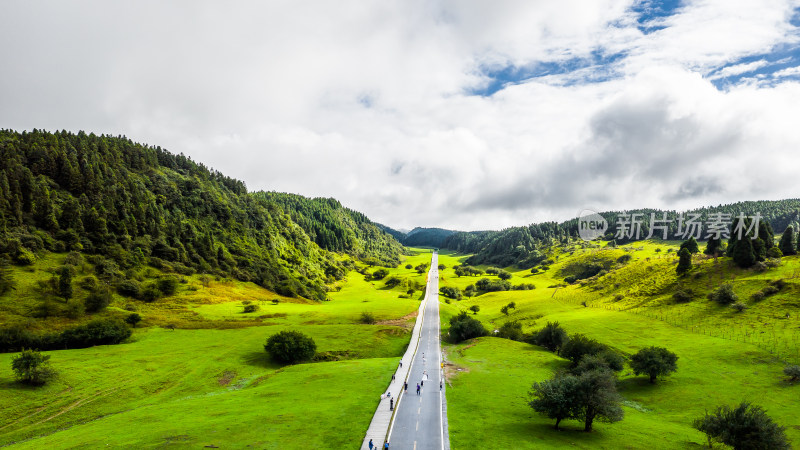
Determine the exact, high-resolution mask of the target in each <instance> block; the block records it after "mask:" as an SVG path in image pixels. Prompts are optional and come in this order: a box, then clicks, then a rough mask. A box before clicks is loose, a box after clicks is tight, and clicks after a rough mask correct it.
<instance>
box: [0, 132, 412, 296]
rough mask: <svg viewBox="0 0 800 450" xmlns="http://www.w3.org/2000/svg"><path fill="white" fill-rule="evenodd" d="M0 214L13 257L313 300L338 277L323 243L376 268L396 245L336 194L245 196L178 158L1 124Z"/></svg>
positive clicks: (115, 141) (1, 252)
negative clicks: (177, 276)
mask: <svg viewBox="0 0 800 450" xmlns="http://www.w3.org/2000/svg"><path fill="white" fill-rule="evenodd" d="M295 208H296V209H295ZM0 212H1V213H2V214H0V257H1V258H0V259H5V260H7V261H8V262H10V263H14V264H17V265H30V264H33V263H34V262H35V260H36V258H37V257H38V256H40V255H42V254H43V253H45V252H48V251H50V252H65V251H76V252H81V253H85V254H90V255H95V263H96V264H95V265H100V266H103V264H104V261H107V262H108V263H109V264H107V266H108V267H110V269H109V270H111V271H112V272H115V273H122V272H123V271H125V270H126V269H129V268H132V267H138V266H142V265H148V264H149V265H152V266H155V267H158V268H166V269H168V270H173V271H175V272H178V273H184V274H188V273H194V272H202V273H209V274H215V275H219V276H225V277H232V278H235V279H238V280H242V281H252V282H254V283H256V284H259V285H261V286H264V287H266V288H268V289H271V290H274V291H276V292H278V293H280V294H282V295H288V296H296V295H299V296H303V297H307V298H312V299H317V300H322V299H324V298H325V297H326V291H327V288H326V283H330V282H332V281H335V280H336V279H337V278H341V277H342V276H343V274H344V270H343V268H342V264H341V263H340V262H338V261H337V259H336V258H335V257H334V255H332V254H331V253H329V252H327V251H326V250H325V249H329V250H333V251H337V252H344V253H349V254H352V255H353V256H356V257H364V258H367V257H371V258H374V259H375V260H377V261H380V262H382V263H384V264H396V263H397V261H398V253H399V251H400V249H401V247H400V245H399V244H398V243H396V242H394V241H393V240H392V238H391V237H390V236H388V235H386V234H385V233H383V232H382V231H380V230H379V229H378V228H377V227H375V226H374V225H373V224H372V223H371V222H370V221H369V219H367V218H366V217H365V216H363V215H361V214H359V213H356V212H354V211H350V210H346V209H344V208H342V207H341V205H339V203H338V202H336V201H335V200H325V199H314V200H309V199H304V198H302V197H299V196H289V195H286V194H272V193H257V194H249V193H248V192H247V188H246V186H245V184H244V183H243V182H241V181H239V180H235V179H232V178H229V177H226V176H224V175H222V174H221V173H219V172H217V171H215V170H212V169H209V168H207V167H205V166H204V165H203V164H201V163H197V162H194V161H192V160H191V159H190V158H188V157H185V156H183V155H174V154H171V153H169V152H167V151H166V150H164V149H162V148H160V147H152V146H147V145H141V144H137V143H134V142H133V141H131V140H130V139H127V138H125V137H111V136H96V135H94V134H85V133H83V132H80V133H77V134H73V133H68V132H65V131H62V132H58V133H49V132H44V131H37V130H34V131H32V132H22V133H19V132H15V131H10V130H2V131H0ZM317 244H319V245H317ZM320 246H321V247H322V248H320ZM98 257H101V258H100V259H98ZM0 278H2V277H0ZM121 278H124V277H119V276H117V277H116V281H117V282H119V281H120V279H121Z"/></svg>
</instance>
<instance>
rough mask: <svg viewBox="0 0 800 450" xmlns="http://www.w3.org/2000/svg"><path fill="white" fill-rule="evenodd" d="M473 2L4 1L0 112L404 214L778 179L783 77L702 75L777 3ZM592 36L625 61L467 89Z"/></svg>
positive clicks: (441, 220) (495, 216)
mask: <svg viewBox="0 0 800 450" xmlns="http://www.w3.org/2000/svg"><path fill="white" fill-rule="evenodd" d="M487 5H488V4H487V3H485V2H479V1H471V2H463V1H439V2H423V1H421V0H416V1H400V0H397V1H389V2H374V3H365V2H362V1H356V0H351V1H343V2H304V3H298V2H267V3H263V2H253V3H239V2H237V3H234V4H225V5H223V4H218V3H211V2H200V3H198V2H187V3H184V4H163V3H162V2H149V3H141V2H137V3H135V4H116V3H113V4H110V3H107V2H85V3H70V4H69V5H63V4H61V3H60V2H50V3H43V4H42V3H35V4H31V3H30V2H6V3H4V4H3V5H2V6H0V40H1V41H2V42H4V44H7V45H3V46H0V58H2V60H3V61H4V62H6V64H5V65H4V68H3V70H2V71H0V98H2V99H3V101H2V102H0V127H5V128H15V129H30V128H34V127H36V128H47V129H52V130H55V129H62V128H64V129H69V130H75V131H77V130H79V129H83V130H91V131H95V132H99V133H103V132H105V133H111V134H115V135H116V134H126V135H128V136H129V137H131V138H132V139H134V140H137V141H144V142H147V143H150V144H153V145H161V146H162V147H165V148H168V149H170V150H171V151H174V152H183V153H186V154H189V155H191V156H192V157H193V158H195V159H197V160H200V161H203V162H204V163H206V164H207V165H209V166H212V167H214V168H216V169H218V170H220V171H222V172H224V173H226V174H228V175H231V176H235V177H238V178H241V179H243V180H245V181H246V182H247V185H248V187H249V188H250V189H270V190H280V191H289V192H297V193H301V194H304V195H310V196H321V195H324V196H333V197H336V198H338V199H339V200H341V201H342V202H343V203H344V204H345V205H347V206H349V207H352V208H354V209H357V210H360V211H362V212H364V213H366V214H367V215H368V216H370V217H371V218H372V219H374V220H377V221H380V222H383V223H386V224H387V225H392V226H397V227H405V228H411V227H413V226H416V225H420V226H444V227H451V228H459V229H485V228H499V227H503V226H509V225H515V224H516V225H519V224H526V223H530V222H534V221H543V220H551V219H564V218H567V217H568V216H570V215H574V214H575V213H576V212H577V211H578V210H579V209H581V208H582V207H584V206H594V207H602V208H615V209H622V208H633V207H641V206H661V207H670V208H680V207H689V206H696V205H704V204H709V203H719V202H724V201H735V200H739V199H754V198H765V197H770V198H779V197H788V196H796V192H797V189H798V185H797V183H796V182H793V181H792V180H794V179H795V177H793V176H792V174H791V173H789V171H790V170H791V168H792V167H796V161H795V157H794V156H793V154H792V152H793V150H794V149H795V148H797V146H798V145H800V132H798V131H797V127H796V126H795V125H794V124H793V123H792V118H793V117H797V116H798V106H797V105H800V87H799V86H798V84H797V83H795V82H788V81H787V82H785V83H783V82H780V81H779V82H778V83H777V84H776V83H775V82H774V81H772V82H770V84H769V85H767V84H761V83H760V82H758V81H753V82H748V81H747V80H743V81H742V82H740V83H739V84H737V85H734V86H728V87H726V90H725V91H720V90H718V89H716V88H715V87H714V86H713V85H712V84H711V81H710V79H709V78H704V76H705V77H707V76H708V74H709V73H714V74H715V75H713V76H712V78H713V77H716V76H718V75H720V74H723V73H725V74H728V75H737V74H745V73H747V72H748V71H752V70H755V69H757V68H759V67H761V65H760V64H762V62H761V61H757V62H754V63H749V64H739V65H733V66H728V67H724V68H722V69H719V68H720V67H723V66H726V65H729V64H732V63H735V61H738V60H739V59H740V58H742V57H744V56H748V55H761V54H764V53H768V52H769V51H770V50H771V49H773V48H776V47H777V46H780V45H795V44H796V43H797V32H796V29H795V28H794V27H792V26H791V25H790V23H789V18H790V17H791V13H792V10H793V8H797V7H798V3H797V2H793V1H785V2H781V1H772V0H764V1H759V2H755V1H736V2H731V1H725V2H722V1H716V2H714V1H704V2H687V3H686V4H685V5H684V6H683V7H682V8H681V9H680V10H679V11H677V13H676V14H675V15H674V16H670V17H666V18H664V19H660V20H659V23H660V25H662V26H665V27H666V28H665V29H662V30H659V31H656V32H653V33H649V34H643V33H642V32H641V31H639V30H638V29H637V27H636V25H637V23H636V20H635V16H634V15H633V14H632V13H631V12H630V9H629V6H630V5H631V2H630V1H627V2H626V1H616V0H604V1H597V2H578V1H577V0H576V1H573V2H568V3H564V2H558V3H555V2H527V1H504V2H494V3H492V5H491V7H489V6H487ZM593 52H594V54H598V53H601V54H622V55H624V57H622V58H620V59H618V60H617V61H616V62H615V63H612V64H611V65H610V66H609V65H606V66H602V65H601V66H596V67H589V68H584V69H581V71H577V72H573V73H565V74H556V75H552V76H549V77H543V78H541V79H532V80H528V81H526V82H524V83H521V84H517V85H512V86H508V87H506V88H505V89H503V90H501V91H499V92H497V93H496V94H494V95H493V96H491V97H479V96H471V95H469V94H468V92H469V91H470V89H474V88H478V87H480V86H485V85H486V83H487V82H488V81H489V80H488V79H487V78H486V75H484V71H485V69H487V68H492V69H500V68H503V67H506V66H508V65H510V64H513V65H517V66H530V65H533V64H536V63H537V62H554V61H555V62H565V61H571V60H574V58H587V57H591V55H592V54H593ZM792 70H794V69H786V72H785V73H787V74H788V73H789V72H790V71H792ZM600 72H603V73H610V74H613V75H614V76H613V77H611V79H609V80H608V81H604V82H597V83H587V82H585V81H584V80H585V79H586V78H591V77H592V76H593V75H596V74H598V73H600ZM781 73H782V72H779V73H778V74H781ZM778 74H776V75H778ZM793 162H794V164H792V163H793Z"/></svg>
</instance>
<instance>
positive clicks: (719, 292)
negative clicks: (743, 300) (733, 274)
mask: <svg viewBox="0 0 800 450" xmlns="http://www.w3.org/2000/svg"><path fill="white" fill-rule="evenodd" d="M708 298H710V299H711V300H713V301H715V302H717V303H719V304H720V305H730V304H731V303H734V302H736V301H737V300H739V296H737V295H736V293H735V292H733V286H732V285H731V284H730V283H725V284H723V285H722V286H720V287H718V288H717V289H715V290H714V291H712V292H711V293H710V294H708Z"/></svg>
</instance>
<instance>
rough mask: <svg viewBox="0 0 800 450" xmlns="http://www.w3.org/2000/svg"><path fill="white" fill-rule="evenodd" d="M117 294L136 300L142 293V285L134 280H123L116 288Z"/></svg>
mask: <svg viewBox="0 0 800 450" xmlns="http://www.w3.org/2000/svg"><path fill="white" fill-rule="evenodd" d="M117 292H119V294H120V295H124V296H125V297H133V298H138V297H139V296H140V295H141V293H142V285H141V283H139V282H138V281H136V280H123V281H122V282H121V283H120V284H119V286H117Z"/></svg>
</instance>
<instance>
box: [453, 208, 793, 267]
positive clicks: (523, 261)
mask: <svg viewBox="0 0 800 450" xmlns="http://www.w3.org/2000/svg"><path fill="white" fill-rule="evenodd" d="M651 213H652V214H655V217H656V219H659V218H661V217H663V215H664V214H666V215H667V216H666V217H667V218H668V219H670V220H669V221H668V223H667V226H668V237H670V238H674V236H675V234H676V233H677V232H678V225H679V224H678V221H677V217H678V212H677V211H664V210H657V209H637V210H631V211H625V212H624V213H623V212H621V211H608V212H602V213H600V215H601V216H603V217H604V218H605V219H606V221H607V222H608V225H609V227H608V230H607V232H606V234H605V236H604V237H603V238H602V239H605V240H616V242H617V243H618V244H624V243H627V242H631V241H635V240H637V239H636V238H635V237H633V238H628V237H626V238H621V239H620V238H616V237H615V236H614V234H615V230H616V224H617V219H618V218H619V217H625V216H627V217H630V215H631V214H641V232H640V238H639V239H644V238H646V237H647V235H648V234H649V231H650V226H651V224H650V215H651ZM717 213H721V214H729V215H730V216H731V218H734V217H736V216H737V215H739V214H744V215H746V216H754V215H755V214H756V213H758V214H760V215H761V217H762V220H764V221H766V222H768V223H769V224H770V225H771V227H772V229H773V230H775V232H776V233H781V232H783V230H785V229H786V228H787V227H788V226H790V225H792V226H793V229H794V230H797V229H798V222H800V199H787V200H777V201H748V202H737V203H731V204H728V205H719V206H712V207H707V208H698V209H695V210H692V211H686V212H684V216H686V217H688V216H689V214H697V215H698V217H697V218H696V220H698V221H700V222H705V221H707V220H709V217H710V216H711V215H712V214H717ZM576 238H578V220H577V219H572V220H568V221H565V222H562V223H556V222H545V223H540V224H531V225H528V226H523V227H511V228H506V229H504V230H501V231H488V232H487V231H478V232H467V233H464V232H458V233H455V234H453V235H451V236H449V237H447V238H446V239H445V240H444V241H443V242H442V245H441V247H443V248H448V249H451V250H456V251H459V252H463V253H473V254H474V256H472V257H471V258H470V259H469V263H470V264H491V265H497V266H503V267H505V266H509V265H512V264H515V265H518V266H520V267H522V268H527V267H531V266H533V265H535V264H536V263H537V262H538V261H539V260H541V259H542V258H543V256H542V252H544V249H545V248H546V247H549V246H550V245H552V244H553V243H565V242H567V241H568V240H569V239H576ZM676 239H680V238H676Z"/></svg>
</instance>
